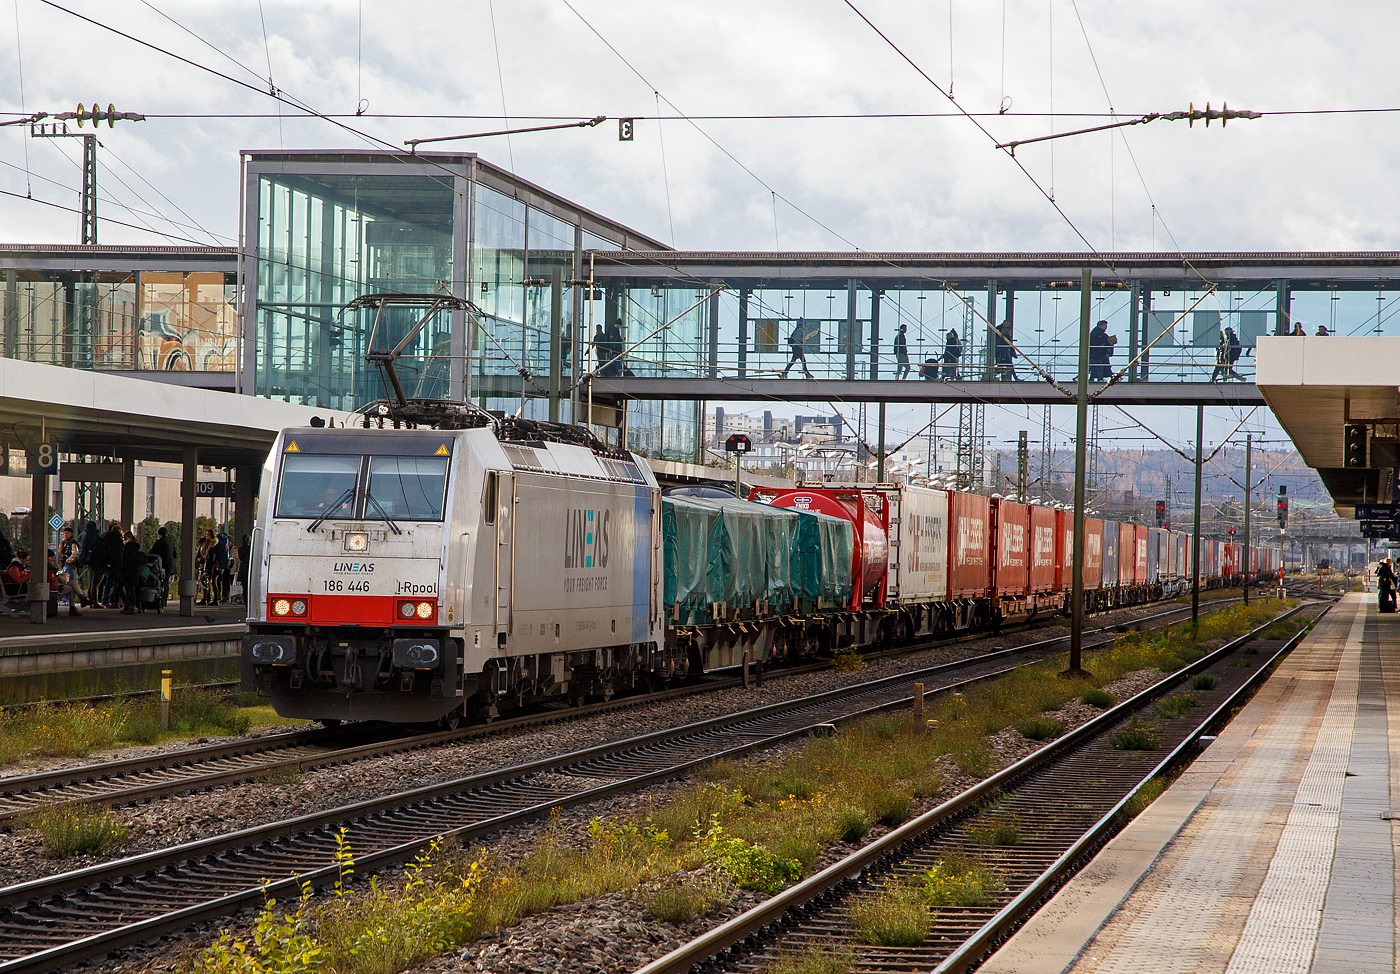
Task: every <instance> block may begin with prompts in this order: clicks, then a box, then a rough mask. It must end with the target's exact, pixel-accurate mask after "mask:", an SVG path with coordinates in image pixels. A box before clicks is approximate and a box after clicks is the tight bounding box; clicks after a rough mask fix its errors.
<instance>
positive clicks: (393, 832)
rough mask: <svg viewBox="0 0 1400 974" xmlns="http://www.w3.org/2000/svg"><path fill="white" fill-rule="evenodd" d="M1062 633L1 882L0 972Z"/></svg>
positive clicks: (493, 822) (79, 952) (963, 676)
mask: <svg viewBox="0 0 1400 974" xmlns="http://www.w3.org/2000/svg"><path fill="white" fill-rule="evenodd" d="M1179 611H1181V610H1171V613H1170V614H1176V613H1177V612H1179ZM1185 611H1188V612H1189V608H1188V609H1186V610H1185ZM1112 638H1113V636H1112V635H1102V636H1101V637H1100V638H1099V639H1097V640H1093V641H1086V647H1092V646H1096V645H1104V644H1107V643H1109V642H1111V641H1112ZM1062 642H1063V640H1061V639H1055V640H1046V641H1043V642H1042V643H1040V644H1032V645H1031V646H1018V647H1012V648H1009V649H1003V650H998V651H996V652H993V653H988V654H983V655H981V656H978V657H974V658H971V659H968V660H963V661H959V662H954V663H945V664H941V665H939V666H934V667H928V668H924V669H920V670H916V671H909V672H906V673H902V674H898V675H895V676H891V677H886V678H883V679H880V680H874V681H869V682H867V683H862V684H857V685H854V686H850V687H845V688H842V689H839V690H833V691H828V692H826V693H822V694H818V695H815V696H813V697H808V698H803V699H799V700H793V701H785V702H781V703H776V704H770V705H767V706H763V707H759V708H755V709H753V710H749V711H745V712H742V713H738V714H732V715H728V716H725V717H719V718H713V719H710V720H706V721H702V722H699V723H695V724H690V725H686V726H683V727H678V728H671V729H668V730H664V731H658V732H654V733H650V734H646V735H642V736H639V737H636V738H632V739H630V740H627V741H622V742H617V743H613V744H608V745H603V746H598V747H593V748H589V749H586V750H582V751H577V752H574V753H572V754H567V755H562V756H559V757H556V758H551V759H548V760H542V761H536V762H531V763H528V764H523V765H518V766H515V767H512V768H506V769H502V770H499V771H495V772H491V773H488V774H481V775H473V776H470V777H464V778H459V779H456V780H453V781H449V782H444V783H442V784H438V785H432V786H428V787H421V788H417V789H413V790H410V791H405V792H401V793H399V794H395V795H392V796H387V797H382V798H377V799H373V800H370V801H364V802H359V803H355V804H351V805H346V806H342V807H340V808H336V809H331V810H328V811H324V812H317V813H313V814H310V815H305V816H301V817H298V818H294V819H288V820H283V821H279V822H273V823H270V824H267V825H263V826H258V827H255V828H250V829H245V830H243V831H240V832H234V833H230V834H226V835H221V836H216V837H212V838H209V839H205V840H201V841H198V842H192V843H187V844H185V845H181V846H176V847H173V848H169V849H162V850H158V851H154V852H150V853H145V854H142V855H137V856H132V857H129V858H126V859H122V860H118V861H115V862H111V863H107V864H103V865H99V866H94V867H90V868H86V869H79V870H74V871H72V872H68V873H63V874H60V875H56V876H50V877H45V878H42V879H38V880H33V881H31V882H27V883H22V884H18V885H15V886H11V887H8V888H6V889H3V890H0V974H14V972H20V971H25V972H41V971H53V970H65V969H68V968H70V967H71V966H72V965H73V964H75V963H78V962H80V961H82V960H86V959H91V958H94V957H101V956H103V955H106V954H108V953H110V952H111V951H114V950H119V949H121V948H124V947H129V946H131V945H133V944H137V943H140V942H143V941H147V940H150V939H152V938H155V937H158V936H160V935H162V934H168V933H174V932H178V931H181V930H184V929H186V928H188V927H190V926H192V925H195V924H198V923H201V922H206V921H209V920H213V919H216V918H218V917H222V916H226V915H228V914H230V913H233V912H235V911H237V910H239V909H241V908H243V907H245V906H254V905H257V904H260V903H261V902H262V901H263V898H264V896H265V895H273V896H276V897H278V898H279V899H281V898H285V897H286V896H287V895H289V894H290V895H293V896H294V895H295V892H296V890H297V889H298V888H299V886H300V883H301V882H302V881H310V882H311V883H313V884H315V885H318V886H319V885H325V884H328V883H331V882H333V881H334V880H335V878H336V873H337V866H336V862H335V852H336V848H337V838H338V836H339V835H340V834H341V833H342V830H343V832H344V835H345V839H346V841H348V842H349V844H350V847H351V848H353V849H354V850H355V855H356V867H357V871H358V872H359V873H360V874H361V875H363V874H364V873H366V872H373V871H376V870H382V869H384V868H387V867H389V866H392V865H395V864H398V863H401V862H403V861H406V860H407V859H409V858H411V857H412V856H413V855H415V854H416V853H417V851H418V850H419V849H421V847H422V845H423V843H424V842H425V841H427V840H428V839H430V838H432V837H434V836H441V835H447V836H455V837H457V838H458V839H459V840H461V841H467V842H469V841H472V840H474V839H478V838H480V837H482V836H485V835H487V834H489V833H492V832H495V831H498V830H500V829H502V828H505V827H509V826H512V825H517V824H520V823H523V822H527V821H531V820H535V819H539V818H543V817H546V816H547V815H548V814H549V811H550V810H551V809H552V808H556V807H560V806H575V805H586V804H591V803H594V802H597V801H599V800H602V799H605V798H607V797H610V796H612V795H616V794H620V793H623V792H630V791H635V790H638V789H641V788H645V787H647V786H649V785H652V784H655V783H658V782H661V781H664V780H668V779H671V778H675V777H678V776H681V775H684V774H686V773H687V772H689V771H691V770H693V769H694V768H696V767H697V766H699V765H700V764H702V763H704V762H707V761H710V760H713V759H714V758H716V757H721V756H724V757H735V756H740V755H743V754H747V753H750V752H753V751H756V750H760V749H764V748H769V747H772V746H774V745H776V744H780V743H782V742H785V741H790V740H795V739H798V738H801V737H803V736H805V735H807V734H808V733H810V732H811V730H812V729H813V728H814V727H815V726H817V725H822V724H830V723H834V722H839V721H845V720H850V719H854V718H858V717H861V716H865V715H869V714H873V713H878V712H881V711H886V710H890V709H895V708H901V709H902V708H905V707H907V706H908V705H909V699H910V691H911V688H912V686H913V684H914V683H918V682H922V683H925V684H926V685H927V686H929V688H930V691H931V692H938V691H941V690H950V689H955V688H958V687H963V686H968V685H970V684H972V683H975V682H977V681H980V680H986V679H989V678H993V677H995V676H998V675H1001V674H1003V673H1005V672H1008V671H1009V670H1011V669H1014V668H1015V666H1017V665H1022V664H1024V663H1025V662H1027V660H1025V659H1021V660H1019V661H1018V660H1016V657H1018V656H1020V657H1026V656H1030V657H1031V658H1032V659H1040V658H1043V656H1044V655H1046V654H1048V652H1050V651H1051V650H1050V647H1049V645H1047V644H1060V643H1062ZM1042 650H1043V652H1042ZM267 880H271V881H270V882H266V881H267Z"/></svg>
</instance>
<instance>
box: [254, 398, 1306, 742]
mask: <svg viewBox="0 0 1400 974" xmlns="http://www.w3.org/2000/svg"><path fill="white" fill-rule="evenodd" d="M467 418H468V420H469V421H470V423H475V424H476V425H469V424H464V425H468V428H449V429H441V428H436V429H419V428H399V429H392V428H390V429H384V428H377V429H375V428H368V427H369V426H370V422H369V419H368V418H367V419H366V420H365V426H366V428H363V429H360V428H345V429H335V428H302V429H288V430H285V431H283V432H282V433H281V434H280V436H279V438H278V440H277V443H276V445H275V447H274V448H273V450H272V451H271V453H270V454H269V458H268V461H267V463H266V465H265V466H264V469H263V475H262V485H261V495H260V496H261V498H262V501H261V502H260V504H259V512H258V519H257V523H256V526H255V529H254V534H253V539H252V552H253V558H252V565H251V570H250V572H249V584H248V630H249V631H248V635H247V636H246V637H245V638H244V640H243V646H242V669H243V672H242V685H243V688H244V689H245V690H250V691H252V690H256V691H259V692H261V693H264V694H266V695H267V696H268V697H269V698H270V699H271V701H272V703H273V706H274V707H275V708H276V710H277V712H278V713H279V714H281V715H283V716H287V717H302V718H310V719H315V720H321V721H323V722H324V723H327V724H335V723H338V722H340V721H342V720H384V721H391V722H400V723H428V722H437V723H440V724H442V725H443V726H455V725H456V723H457V722H458V721H460V720H462V719H470V720H484V719H490V718H492V717H493V716H495V715H497V714H498V713H500V712H501V711H502V710H503V709H511V708H517V707H521V706H524V705H527V704H530V703H537V702H549V701H560V702H564V701H567V702H570V703H577V702H580V701H582V700H585V699H588V698H601V699H606V698H608V697H610V696H611V695H612V694H613V693H615V692H617V691H619V690H622V689H624V688H632V687H637V686H642V685H664V684H666V683H667V682H669V681H672V680H679V679H684V678H686V677H688V676H693V675H696V674H698V673H700V672H702V671H704V670H707V669H712V668H717V667H724V666H729V665H734V664H738V663H741V662H743V661H745V660H747V661H749V662H752V663H759V664H765V663H769V664H775V665H778V664H783V663H787V662H792V661H795V660H797V659H801V658H806V657H810V656H814V655H818V654H821V653H826V652H833V651H836V650H839V649H841V648H843V647H856V648H859V647H870V646H885V645H897V644H900V643H905V642H909V641H912V640H915V639H920V638H923V637H932V636H938V635H942V634H950V633H957V632H966V631H973V630H986V629H994V628H996V627H997V626H999V625H1002V624H1004V623H1006V622H1011V621H1019V620H1025V619H1028V618H1031V617H1033V616H1038V615H1043V614H1046V613H1059V612H1064V611H1066V609H1067V606H1068V599H1069V596H1068V592H1069V590H1070V581H1071V579H1070V575H1071V565H1070V561H1071V559H1070V557H1069V553H1070V551H1071V532H1072V517H1071V516H1070V515H1068V514H1067V513H1066V512H1064V511H1059V510H1054V509H1051V508H1048V507H1039V506H1035V505H1026V504H1021V503H1017V502H1014V501H1011V500H1008V499H1005V498H1000V497H996V496H992V497H986V496H982V495H977V494H969V493H961V492H957V491H947V490H935V489H927V488H922V487H914V486H894V485H878V486H870V485H861V486H833V485H823V486H815V487H798V488H795V489H788V490H781V491H771V490H758V491H754V492H753V493H752V494H751V495H750V499H748V500H740V499H736V498H733V497H729V498H722V497H705V496H694V493H695V492H689V493H687V492H685V491H682V492H679V493H673V494H669V495H666V496H663V494H662V491H661V489H660V487H659V486H658V484H657V482H656V479H655V476H654V475H653V473H652V471H651V469H650V467H649V466H648V465H647V464H646V462H645V461H643V460H641V459H639V458H638V457H637V456H635V455H633V454H631V453H629V452H626V451H622V450H617V449H612V448H608V447H606V446H605V445H603V444H602V443H600V442H598V441H597V440H594V439H593V438H592V437H591V436H589V435H588V434H587V433H586V431H583V430H580V429H578V428H576V427H567V426H559V425H557V424H546V423H532V422H529V421H522V420H518V419H515V420H511V419H505V420H502V419H500V418H499V417H495V418H492V417H488V416H486V414H484V413H482V414H480V416H479V417H478V416H468V417H467ZM381 425H382V420H381ZM702 493H703V492H702ZM1086 541H1087V545H1086V557H1085V562H1084V589H1085V605H1086V608H1088V609H1089V610H1091V611H1097V610H1102V609H1108V608H1112V607H1115V606H1120V605H1130V604H1134V603H1138V602H1146V601H1150V600H1153V599H1157V598H1163V597H1168V596H1172V595H1175V594H1178V593H1179V592H1181V591H1183V590H1184V589H1185V588H1186V587H1187V586H1188V585H1189V577H1190V560H1189V558H1190V548H1189V541H1188V539H1187V538H1186V537H1185V536H1184V535H1182V534H1180V533H1177V532H1172V531H1167V530H1164V529H1157V528H1146V527H1142V526H1139V525H1133V524H1119V523H1116V522H1112V521H1101V520H1098V519H1094V518H1090V519H1087V521H1086ZM1202 556H1203V557H1202V560H1201V565H1202V575H1203V577H1204V578H1205V580H1206V584H1207V585H1208V586H1210V587H1214V586H1218V585H1226V584H1232V583H1234V582H1237V581H1238V580H1240V579H1241V578H1243V577H1244V576H1246V575H1249V576H1257V577H1264V576H1268V575H1270V574H1273V573H1276V572H1277V568H1278V565H1277V557H1278V556H1277V552H1274V551H1270V550H1267V549H1263V548H1254V549H1249V550H1246V549H1245V548H1243V546H1241V545H1236V544H1227V543H1220V542H1214V541H1212V542H1205V543H1203V545H1202Z"/></svg>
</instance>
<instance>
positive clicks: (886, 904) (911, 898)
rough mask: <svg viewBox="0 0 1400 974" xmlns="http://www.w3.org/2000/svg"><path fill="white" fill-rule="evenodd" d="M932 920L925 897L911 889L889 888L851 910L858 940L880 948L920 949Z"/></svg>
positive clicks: (858, 901)
mask: <svg viewBox="0 0 1400 974" xmlns="http://www.w3.org/2000/svg"><path fill="white" fill-rule="evenodd" d="M932 920H933V917H932V916H931V915H930V913H929V908H928V904H927V903H925V901H924V896H923V893H922V892H921V891H920V890H918V889H915V888H913V887H911V886H903V885H894V884H887V885H886V886H885V887H884V888H883V889H881V890H880V891H879V892H877V893H874V894H873V895H870V896H865V897H862V898H861V899H858V900H856V902H855V903H854V904H852V906H851V931H852V933H854V934H855V938H856V939H857V940H858V941H859V942H861V943H863V944H874V945H875V946H877V947H918V946H920V945H921V944H922V943H923V942H924V941H925V940H927V939H928V930H929V925H930V924H931V922H932Z"/></svg>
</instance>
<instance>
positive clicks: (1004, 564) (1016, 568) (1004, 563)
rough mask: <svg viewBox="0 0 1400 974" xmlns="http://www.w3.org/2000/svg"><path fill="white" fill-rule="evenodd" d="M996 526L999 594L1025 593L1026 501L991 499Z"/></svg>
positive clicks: (1027, 585)
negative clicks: (1019, 502)
mask: <svg viewBox="0 0 1400 974" xmlns="http://www.w3.org/2000/svg"><path fill="white" fill-rule="evenodd" d="M992 512H993V515H994V516H993V524H994V525H995V526H996V550H997V561H996V594H997V597H998V598H1012V597H1019V596H1023V595H1025V594H1026V593H1027V592H1028V591H1029V590H1030V562H1031V559H1030V543H1029V542H1030V539H1029V535H1030V511H1029V510H1028V509H1027V507H1026V505H1025V504H1017V503H1015V502H1013V501H1006V500H993V501H992Z"/></svg>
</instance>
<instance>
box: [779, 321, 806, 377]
mask: <svg viewBox="0 0 1400 974" xmlns="http://www.w3.org/2000/svg"><path fill="white" fill-rule="evenodd" d="M788 348H789V349H791V351H792V357H791V358H789V359H788V364H787V365H785V366H783V375H782V377H783V378H784V379H786V378H787V374H788V369H790V368H792V367H793V366H794V365H801V366H802V374H803V375H805V376H806V377H807V378H809V379H810V378H811V377H812V373H811V371H809V370H808V368H807V322H806V321H804V320H803V319H801V318H798V319H797V323H796V324H795V325H793V326H792V334H790V335H788Z"/></svg>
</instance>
